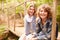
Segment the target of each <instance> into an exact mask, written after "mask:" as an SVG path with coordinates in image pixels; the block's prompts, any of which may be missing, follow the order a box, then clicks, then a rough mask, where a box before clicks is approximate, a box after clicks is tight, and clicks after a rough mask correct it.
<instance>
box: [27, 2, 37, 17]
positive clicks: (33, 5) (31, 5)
mask: <svg viewBox="0 0 60 40" xmlns="http://www.w3.org/2000/svg"><path fill="white" fill-rule="evenodd" d="M30 7H34V13H33V15H34V16H36V4H35V3H34V2H31V3H30V5H29V7H28V9H27V12H28V14H29V11H28V10H29V8H30Z"/></svg>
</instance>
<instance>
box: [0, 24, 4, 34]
mask: <svg viewBox="0 0 60 40" xmlns="http://www.w3.org/2000/svg"><path fill="white" fill-rule="evenodd" d="M4 31H5V25H0V35H2V34H3V32H4Z"/></svg>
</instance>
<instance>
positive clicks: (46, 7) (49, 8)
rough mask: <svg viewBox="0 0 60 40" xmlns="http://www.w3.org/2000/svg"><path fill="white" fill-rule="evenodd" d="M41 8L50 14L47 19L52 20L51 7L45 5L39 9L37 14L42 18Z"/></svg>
mask: <svg viewBox="0 0 60 40" xmlns="http://www.w3.org/2000/svg"><path fill="white" fill-rule="evenodd" d="M41 8H42V9H44V11H45V12H48V16H47V19H49V18H52V12H51V7H50V6H49V5H48V4H43V5H41V6H39V7H38V9H37V14H38V16H39V17H40V15H39V11H40V10H41Z"/></svg>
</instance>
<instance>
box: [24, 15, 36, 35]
mask: <svg viewBox="0 0 60 40" xmlns="http://www.w3.org/2000/svg"><path fill="white" fill-rule="evenodd" d="M24 27H25V34H26V35H28V34H30V33H31V32H30V31H32V32H36V17H35V16H32V17H30V16H29V15H28V14H27V15H25V17H24Z"/></svg>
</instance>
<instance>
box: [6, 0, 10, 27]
mask: <svg viewBox="0 0 60 40" xmlns="http://www.w3.org/2000/svg"><path fill="white" fill-rule="evenodd" d="M6 2H7V11H8V12H7V26H8V28H9V27H10V23H9V8H8V0H6Z"/></svg>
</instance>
